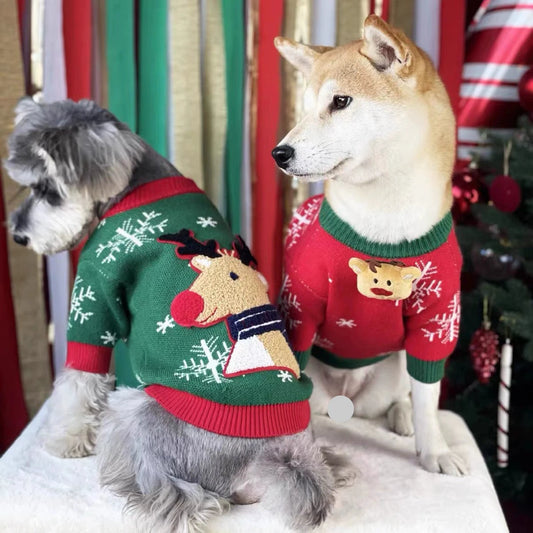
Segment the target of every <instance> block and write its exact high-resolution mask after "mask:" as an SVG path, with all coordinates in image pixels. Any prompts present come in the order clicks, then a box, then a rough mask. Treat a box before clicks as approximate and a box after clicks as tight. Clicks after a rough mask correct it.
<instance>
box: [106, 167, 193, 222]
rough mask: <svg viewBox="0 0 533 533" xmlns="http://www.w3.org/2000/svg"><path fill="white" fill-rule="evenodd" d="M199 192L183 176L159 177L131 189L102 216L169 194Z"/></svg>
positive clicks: (154, 200)
mask: <svg viewBox="0 0 533 533" xmlns="http://www.w3.org/2000/svg"><path fill="white" fill-rule="evenodd" d="M201 192H202V190H201V189H199V188H198V187H197V185H196V183H194V181H192V180H190V179H189V178H184V177H183V176H170V177H168V178H161V179H158V180H155V181H151V182H149V183H145V184H144V185H140V186H139V187H137V188H136V189H133V191H131V192H130V193H128V194H127V195H126V196H124V198H122V200H120V201H119V202H117V203H116V204H115V205H114V206H113V207H111V209H108V210H107V211H106V212H105V213H104V215H103V216H102V218H107V217H112V216H113V215H116V214H118V213H122V212H124V211H128V210H129V209H133V208H135V207H140V206H141V205H145V204H150V203H152V202H156V201H157V200H162V199H163V198H169V197H170V196H176V195H178V194H187V193H201Z"/></svg>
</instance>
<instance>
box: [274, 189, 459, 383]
mask: <svg viewBox="0 0 533 533" xmlns="http://www.w3.org/2000/svg"><path fill="white" fill-rule="evenodd" d="M461 266H462V258H461V252H460V250H459V246H458V244H457V239H456V237H455V232H454V230H453V224H452V218H451V215H450V214H449V213H448V214H447V215H446V216H445V217H444V218H443V219H442V220H441V221H440V222H438V223H437V224H436V225H435V226H434V227H433V228H432V229H431V230H430V231H429V232H428V233H427V234H426V235H424V236H422V237H420V238H418V239H416V240H414V241H404V242H401V243H398V244H381V243H376V242H371V241H368V240H367V239H365V238H364V237H362V236H360V235H358V234H357V233H355V232H354V230H353V229H352V228H351V227H350V226H349V225H348V224H347V223H346V222H344V221H343V220H341V219H340V218H339V217H338V216H337V215H336V214H335V213H334V212H333V210H332V208H331V206H330V205H329V203H328V202H327V200H326V199H325V198H324V197H323V195H320V196H314V197H312V198H310V199H309V200H307V201H306V202H305V203H304V204H303V205H302V206H301V207H300V209H299V210H298V211H297V212H296V214H295V216H294V217H293V219H292V221H291V223H290V225H289V233H288V236H287V241H286V244H285V278H284V282H283V286H282V292H281V301H280V307H281V311H282V313H283V314H284V316H285V318H286V323H287V332H288V335H289V338H290V341H291V343H292V347H293V348H294V350H295V351H296V353H297V355H298V357H299V359H300V365H301V366H302V368H304V367H305V365H306V363H307V360H308V357H309V354H310V353H312V355H313V356H315V357H317V358H318V359H320V360H321V361H323V362H325V363H327V364H330V365H332V366H335V367H338V368H358V367H360V366H366V365H368V364H372V363H374V362H377V361H379V360H381V359H383V358H385V357H387V356H388V355H389V354H390V353H391V352H393V351H397V350H401V349H405V350H406V352H407V368H408V371H409V374H410V375H411V376H412V377H414V378H415V379H417V380H419V381H422V382H425V383H433V382H436V381H438V380H440V379H441V378H442V377H443V375H444V363H445V360H446V358H447V357H448V356H449V355H450V354H451V353H452V351H453V349H454V348H455V345H456V343H457V336H458V332H459V318H460V307H461V304H460V291H459V289H460V272H461Z"/></svg>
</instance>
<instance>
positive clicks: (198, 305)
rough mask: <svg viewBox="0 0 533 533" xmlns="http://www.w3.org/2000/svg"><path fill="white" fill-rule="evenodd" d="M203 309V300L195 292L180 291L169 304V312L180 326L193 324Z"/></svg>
mask: <svg viewBox="0 0 533 533" xmlns="http://www.w3.org/2000/svg"><path fill="white" fill-rule="evenodd" d="M203 310H204V300H203V298H202V297H201V296H200V295H199V294H198V293H196V292H193V291H183V292H180V293H179V294H178V295H177V296H176V297H175V298H174V300H172V303H171V304H170V314H171V315H172V318H173V319H174V320H175V321H176V322H177V323H178V324H179V325H180V326H187V327H190V326H194V325H195V324H196V319H197V318H198V315H199V314H200V313H201V312H202V311H203Z"/></svg>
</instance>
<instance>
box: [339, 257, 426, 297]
mask: <svg viewBox="0 0 533 533" xmlns="http://www.w3.org/2000/svg"><path fill="white" fill-rule="evenodd" d="M348 264H349V266H350V268H351V269H352V270H353V271H354V272H355V273H356V274H357V289H358V290H359V292H360V293H361V294H363V295H364V296H368V297H369V298H377V299H378V300H404V299H405V298H408V297H409V296H410V295H411V292H412V290H413V281H415V280H416V279H418V278H419V277H420V276H421V275H422V272H421V271H420V269H419V268H418V267H415V266H410V267H408V266H405V265H404V264H403V263H402V262H401V261H391V262H390V263H386V262H384V261H377V260H375V259H369V260H366V261H365V260H363V259H359V258H358V257H352V258H351V259H350V261H349V263H348Z"/></svg>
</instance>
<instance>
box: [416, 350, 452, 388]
mask: <svg viewBox="0 0 533 533" xmlns="http://www.w3.org/2000/svg"><path fill="white" fill-rule="evenodd" d="M445 364H446V358H445V359H441V360H440V361H422V360H421V359H417V358H416V357H414V356H412V355H411V354H409V353H408V354H407V372H408V373H409V375H410V376H411V377H412V378H414V379H416V380H417V381H421V382H422V383H436V382H437V381H440V380H441V379H442V378H443V377H444V365H445Z"/></svg>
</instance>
